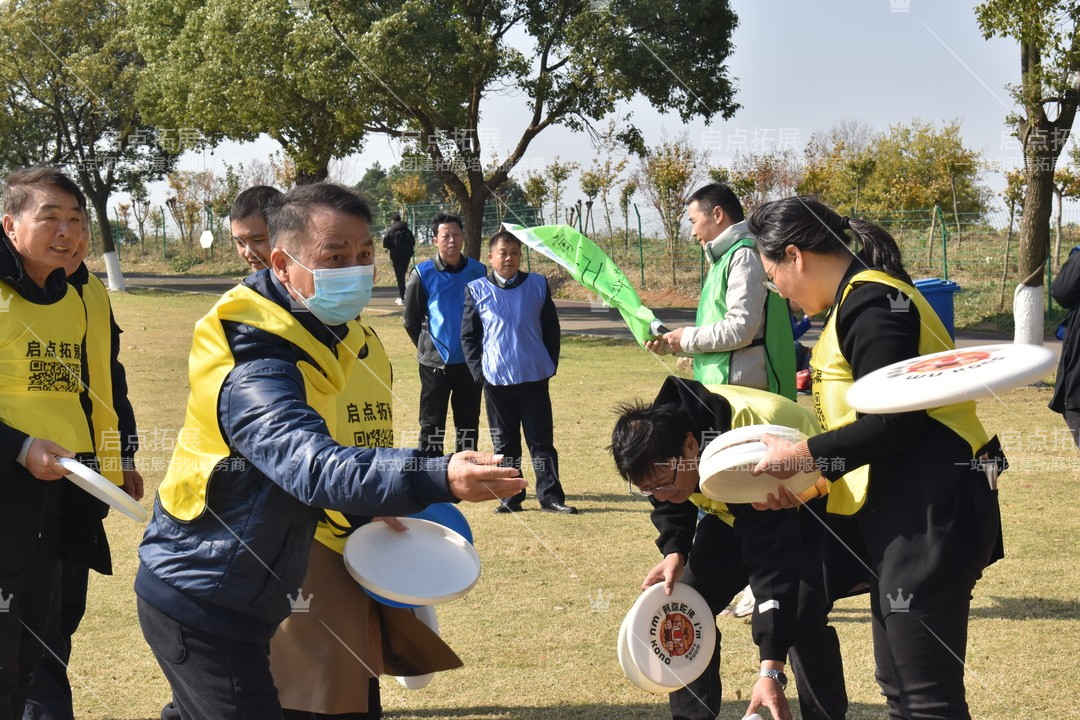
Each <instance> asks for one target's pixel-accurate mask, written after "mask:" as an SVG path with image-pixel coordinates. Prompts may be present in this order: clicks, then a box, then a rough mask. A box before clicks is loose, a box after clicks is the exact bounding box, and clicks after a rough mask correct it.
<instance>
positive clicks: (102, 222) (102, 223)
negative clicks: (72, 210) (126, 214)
mask: <svg viewBox="0 0 1080 720" xmlns="http://www.w3.org/2000/svg"><path fill="white" fill-rule="evenodd" d="M83 192H84V193H86V197H87V199H88V200H89V201H90V204H91V205H93V206H94V214H95V215H97V217H98V227H100V228H101V255H102V257H103V258H104V260H105V270H106V272H107V273H108V286H109V289H110V290H116V291H120V292H123V291H124V290H125V289H126V287H125V284H124V273H123V271H122V270H121V269H120V258H119V256H118V255H117V254H116V244H115V243H114V242H113V234H112V225H111V224H110V223H109V208H108V205H109V193H107V192H98V191H95V190H94V189H93V188H92V187H91V186H90V184H89V183H83Z"/></svg>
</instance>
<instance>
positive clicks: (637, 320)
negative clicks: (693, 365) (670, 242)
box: [503, 223, 663, 344]
mask: <svg viewBox="0 0 1080 720" xmlns="http://www.w3.org/2000/svg"><path fill="white" fill-rule="evenodd" d="M503 226H504V227H505V228H506V229H507V230H509V231H510V232H512V233H513V234H514V235H515V236H516V237H517V238H518V239H519V240H521V242H523V243H525V244H526V245H528V246H529V247H531V248H532V249H533V250H535V251H537V252H538V253H541V254H542V255H544V256H546V257H549V258H551V259H552V260H554V261H555V262H557V263H558V264H559V265H562V266H563V267H564V268H566V269H567V270H568V271H569V272H570V274H571V275H572V276H573V277H574V279H575V280H577V281H578V282H579V283H581V285H582V286H583V287H585V288H588V289H589V290H592V291H593V292H595V293H596V294H597V295H599V296H600V298H601V299H602V300H603V301H604V303H605V304H607V305H610V306H611V307H613V308H615V309H616V310H618V311H619V314H620V315H622V317H623V320H624V321H625V322H626V326H627V327H629V328H630V332H632V333H633V334H634V338H636V339H637V341H638V343H640V344H644V343H645V341H646V340H652V339H654V338H655V337H656V336H657V334H658V333H659V332H663V330H660V328H661V327H662V325H661V324H660V321H659V320H657V319H656V316H655V315H654V314H653V311H652V310H650V309H649V308H647V307H645V306H644V305H642V304H641V298H640V297H638V294H637V290H635V289H634V287H633V285H631V284H630V281H629V280H627V279H626V275H624V274H623V271H622V270H620V269H619V267H618V266H617V265H616V264H615V263H614V262H613V261H612V259H611V258H610V257H608V255H607V253H605V252H604V251H603V250H601V249H600V248H599V247H597V245H596V243H594V242H593V241H592V240H590V239H589V238H587V237H585V236H584V235H582V234H581V233H579V232H578V231H577V230H575V229H574V228H572V227H570V226H569V225H541V226H539V227H531V228H527V227H522V226H521V225H511V224H510V223H503Z"/></svg>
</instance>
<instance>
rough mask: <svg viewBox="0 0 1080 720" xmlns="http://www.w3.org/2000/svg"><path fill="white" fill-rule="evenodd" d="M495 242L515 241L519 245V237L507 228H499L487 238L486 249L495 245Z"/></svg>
mask: <svg viewBox="0 0 1080 720" xmlns="http://www.w3.org/2000/svg"><path fill="white" fill-rule="evenodd" d="M497 242H505V243H515V244H516V245H517V246H518V247H521V238H519V237H518V236H517V235H515V234H514V233H512V232H510V231H509V230H500V231H499V232H497V233H495V234H494V235H492V236H491V238H490V239H489V240H488V250H490V249H491V248H493V247H495V243H497Z"/></svg>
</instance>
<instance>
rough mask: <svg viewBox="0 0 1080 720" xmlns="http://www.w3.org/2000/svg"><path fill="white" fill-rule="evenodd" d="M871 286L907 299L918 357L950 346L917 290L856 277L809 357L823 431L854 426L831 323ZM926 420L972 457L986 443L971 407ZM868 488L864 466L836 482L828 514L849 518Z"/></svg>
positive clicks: (874, 274) (846, 375)
mask: <svg viewBox="0 0 1080 720" xmlns="http://www.w3.org/2000/svg"><path fill="white" fill-rule="evenodd" d="M868 282H876V283H880V284H882V285H888V286H889V287H891V288H895V289H897V290H899V291H901V292H903V293H904V294H905V295H907V296H908V297H909V298H911V300H912V301H913V302H914V303H915V307H916V308H918V310H919V318H920V320H921V325H920V328H919V354H920V355H928V354H930V353H936V352H943V351H945V350H952V349H953V348H954V344H953V341H952V338H950V337H949V333H948V331H947V330H946V329H945V326H944V325H942V323H941V320H940V319H939V318H938V316H937V313H936V312H934V309H933V308H932V307H930V303H928V302H927V301H926V298H924V297H923V296H922V295H921V294H920V293H919V291H918V290H916V289H915V288H913V287H912V286H911V285H908V284H907V283H905V282H903V281H902V280H897V279H896V278H894V277H892V276H891V275H887V274H886V273H883V272H881V271H879V270H864V271H862V272H860V273H857V274H856V275H855V276H854V277H852V278H851V280H850V281H849V282H848V285H847V287H845V288H844V291H843V293H842V294H841V296H840V301H839V302H838V303H837V304H836V307H835V308H834V309H833V311H832V313H831V314H830V316H829V319H828V321H827V322H826V323H825V327H824V328H823V329H822V331H821V336H820V337H819V338H818V341H817V344H816V345H814V350H813V352H812V353H811V355H810V367H811V370H812V377H813V398H814V407H815V408H816V410H817V417H818V421H819V422H820V423H821V428H822V430H824V431H828V430H834V429H836V428H838V427H842V426H844V425H848V424H850V423H853V422H855V420H856V418H857V417H858V415H857V414H856V412H855V411H854V410H853V409H852V408H851V406H849V405H848V404H847V391H848V388H850V387H851V384H852V383H853V382H854V380H853V379H852V375H851V365H850V364H849V363H848V361H847V359H846V358H845V357H844V354H843V351H842V350H841V348H840V339H839V338H838V337H837V334H836V323H835V321H834V320H835V318H836V316H837V314H838V313H839V311H840V307H841V306H842V305H843V303H844V300H845V299H846V298H847V296H848V294H849V293H850V292H851V291H852V290H853V289H854V288H855V286H857V285H861V284H863V283H868ZM927 412H928V413H929V415H930V417H932V418H934V419H935V420H937V421H938V422H940V423H941V424H943V425H945V426H946V427H948V428H949V429H950V430H952V431H953V432H955V433H956V434H957V435H959V436H960V437H962V438H963V439H964V440H966V441H967V443H968V444H969V445H970V446H971V452H972V454H973V455H974V453H975V451H977V450H978V449H979V448H981V447H982V446H983V445H985V444H986V443H987V441H988V440H989V437H988V436H987V434H986V430H984V429H983V426H982V424H981V423H980V422H979V418H978V417H977V416H976V415H975V403H974V401H968V402H962V403H955V404H953V405H945V406H943V407H939V408H934V409H932V410H928V411H927ZM869 482H870V466H869V465H863V466H862V467H859V468H856V469H854V470H852V471H850V472H847V473H845V474H844V475H843V477H841V478H839V479H838V480H836V481H835V482H833V483H831V484H830V486H829V503H828V511H829V512H831V513H837V514H839V515H853V514H854V513H856V512H857V511H858V510H859V508H861V507H862V506H863V503H865V502H866V491H867V487H868V485H869Z"/></svg>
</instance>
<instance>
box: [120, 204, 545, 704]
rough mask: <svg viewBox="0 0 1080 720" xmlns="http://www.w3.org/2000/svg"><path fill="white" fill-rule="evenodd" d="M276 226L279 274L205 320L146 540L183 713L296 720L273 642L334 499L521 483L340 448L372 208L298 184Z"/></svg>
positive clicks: (360, 506) (414, 504) (469, 465)
mask: <svg viewBox="0 0 1080 720" xmlns="http://www.w3.org/2000/svg"><path fill="white" fill-rule="evenodd" d="M268 220H269V224H270V243H271V246H272V249H271V251H270V257H269V263H270V267H269V268H268V269H266V270H261V271H259V272H256V273H253V274H252V275H250V276H249V277H248V278H247V279H245V280H244V282H243V283H242V284H241V285H239V286H237V287H236V288H234V289H233V290H230V291H229V292H227V293H226V294H225V295H224V296H223V297H222V298H221V300H219V301H218V303H217V305H215V306H214V308H212V309H211V311H210V312H209V313H208V314H207V315H206V317H204V318H203V319H202V320H200V321H199V322H198V324H197V325H196V328H195V336H194V341H193V343H192V352H191V357H190V360H189V369H190V375H191V377H190V380H191V396H190V398H189V401H188V411H187V417H186V419H185V421H184V429H183V430H182V431H181V433H180V434H179V436H178V438H177V445H176V449H175V451H174V453H173V457H172V461H171V462H170V466H169V470H168V472H167V474H166V477H165V480H164V481H163V482H162V485H161V488H160V489H159V491H158V497H157V499H156V502H155V504H154V516H153V519H152V520H151V521H150V525H149V527H148V528H147V530H146V535H145V537H144V538H143V542H142V545H141V546H140V548H139V559H140V561H141V562H140V566H139V570H138V575H137V576H136V579H135V591H136V593H137V594H138V596H139V600H138V610H139V621H140V624H141V625H142V629H143V635H144V637H145V638H146V641H147V643H148V644H149V645H150V647H151V649H152V650H153V651H154V655H155V657H156V658H157V660H158V664H159V665H160V666H161V668H162V671H163V672H164V673H165V676H166V678H167V679H168V680H169V684H170V685H171V686H172V691H173V705H174V706H175V710H171V709H170V716H172V717H175V716H179V717H180V718H182V719H183V720H189V719H194V718H199V719H201V718H215V720H219V719H220V720H241V719H244V720H247V719H255V718H257V719H258V720H280V719H281V718H282V712H281V707H280V705H279V704H278V698H277V691H276V689H275V687H274V682H273V678H272V676H271V673H270V665H269V659H268V655H267V652H268V645H269V640H270V637H271V636H272V635H273V633H274V631H275V629H276V628H277V626H278V624H279V623H280V622H281V621H282V620H283V619H284V618H285V617H287V616H288V614H289V612H290V609H291V601H295V600H299V599H300V597H299V596H300V595H302V592H301V591H298V590H297V588H299V587H300V585H301V583H302V581H303V577H304V574H305V571H306V564H307V558H308V551H309V548H310V544H311V542H312V537H313V535H314V532H315V526H316V523H317V522H318V519H319V517H320V514H321V513H320V508H327V509H333V510H339V511H341V512H343V513H346V514H347V515H351V516H361V517H371V516H389V515H395V516H396V515H408V514H411V513H414V512H417V511H419V510H420V509H422V508H423V507H425V506H427V505H428V504H431V503H436V502H448V501H450V502H453V501H456V500H459V499H461V500H469V501H482V500H490V499H495V498H497V497H505V496H507V495H512V494H514V493H515V492H518V491H519V490H520V489H521V488H522V487H523V486H524V481H523V480H521V478H520V477H515V475H517V473H516V472H515V471H514V470H512V469H510V468H501V467H497V466H496V465H497V462H498V458H492V457H490V456H485V455H480V454H478V453H468V452H467V453H458V454H455V455H453V456H449V457H441V458H428V457H424V456H423V455H422V454H421V453H419V452H418V451H416V450H393V449H366V448H357V447H345V446H342V445H339V444H338V443H336V442H334V440H333V438H332V437H331V434H330V431H329V429H328V422H336V415H335V408H336V405H335V399H336V394H337V393H338V392H340V391H341V389H342V388H343V387H344V378H345V377H346V376H347V374H348V370H349V367H348V363H349V362H350V361H351V360H355V358H353V357H352V355H351V353H348V352H341V353H339V352H338V347H339V345H340V341H341V339H342V338H343V337H344V333H345V332H347V327H346V322H347V321H348V320H350V319H352V318H354V317H356V316H357V315H358V314H359V313H360V310H361V309H362V308H363V306H364V304H365V303H366V302H367V299H368V298H370V289H371V273H370V266H371V265H372V263H373V260H374V250H373V246H372V242H371V230H370V223H371V212H370V210H369V209H368V207H367V205H366V203H364V201H363V200H362V199H361V198H360V197H359V196H357V195H355V194H353V193H351V192H349V191H348V190H345V189H343V188H340V187H337V186H334V185H330V184H326V183H320V184H315V185H307V186H303V187H300V188H296V189H294V190H292V191H290V192H288V193H286V194H285V195H284V196H283V197H282V198H281V199H280V200H279V201H278V202H277V203H275V204H274V205H273V206H272V207H271V208H270V215H269V218H268ZM292 593H296V595H297V597H295V598H292V597H291V594H292ZM305 599H307V598H305ZM315 602H318V599H317V598H316V599H315Z"/></svg>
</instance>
